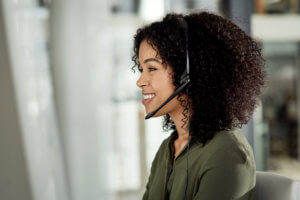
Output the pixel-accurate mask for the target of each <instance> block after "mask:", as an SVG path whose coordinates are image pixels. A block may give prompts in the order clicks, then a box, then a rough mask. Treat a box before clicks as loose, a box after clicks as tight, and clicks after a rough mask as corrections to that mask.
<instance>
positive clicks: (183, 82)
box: [145, 17, 191, 200]
mask: <svg viewBox="0 0 300 200" xmlns="http://www.w3.org/2000/svg"><path fill="white" fill-rule="evenodd" d="M178 21H179V23H180V25H181V27H182V28H183V29H184V33H185V51H186V69H185V71H184V72H183V74H182V75H181V77H180V86H179V87H178V88H177V89H176V90H175V91H174V92H173V94H171V95H170V97H169V98H168V99H167V100H166V101H165V102H163V103H162V104H161V105H160V106H159V107H158V108H157V109H155V110H154V111H152V112H150V113H148V114H147V115H146V117H145V119H149V118H151V117H153V116H154V115H155V114H156V113H157V112H158V111H159V110H160V109H161V108H162V107H164V106H165V105H166V104H167V103H168V102H169V101H171V100H172V99H173V98H174V97H176V96H177V95H178V94H179V93H180V92H182V91H183V90H186V95H187V99H188V103H187V106H188V121H189V124H188V127H189V136H188V138H189V139H188V143H187V159H186V185H185V191H184V197H183V199H184V200H185V198H186V192H187V188H188V177H189V173H188V163H189V148H190V140H191V133H190V116H191V115H190V101H189V86H190V85H191V79H190V59H189V50H188V25H187V22H186V21H185V19H184V17H179V18H178Z"/></svg>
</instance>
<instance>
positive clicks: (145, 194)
mask: <svg viewBox="0 0 300 200" xmlns="http://www.w3.org/2000/svg"><path fill="white" fill-rule="evenodd" d="M165 143H166V140H164V141H163V142H162V144H161V145H160V147H159V149H158V151H157V152H156V155H155V157H154V160H153V161H152V165H151V170H150V176H149V178H148V182H147V184H146V191H145V193H144V195H143V199H142V200H148V199H149V189H150V187H151V184H152V181H153V177H154V174H155V171H156V168H157V164H158V160H159V158H160V154H161V151H162V149H163V146H164V144H165Z"/></svg>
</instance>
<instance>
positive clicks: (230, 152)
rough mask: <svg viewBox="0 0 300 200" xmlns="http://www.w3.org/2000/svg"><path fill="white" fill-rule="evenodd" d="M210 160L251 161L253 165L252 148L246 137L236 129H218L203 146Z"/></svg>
mask: <svg viewBox="0 0 300 200" xmlns="http://www.w3.org/2000/svg"><path fill="white" fill-rule="evenodd" d="M204 149H205V152H209V154H208V157H209V159H210V160H215V161H217V160H224V161H227V162H230V160H231V161H233V162H239V163H240V162H242V163H245V162H247V163H251V164H253V165H254V156H253V150H252V148H251V146H250V144H249V143H248V141H247V139H246V137H245V136H244V135H243V134H242V132H241V131H240V130H238V129H233V130H225V131H220V132H217V133H216V134H215V136H214V137H213V139H211V140H210V141H209V142H207V144H206V145H205V146H204Z"/></svg>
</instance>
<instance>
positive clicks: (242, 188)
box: [133, 12, 265, 200]
mask: <svg viewBox="0 0 300 200" xmlns="http://www.w3.org/2000/svg"><path fill="white" fill-rule="evenodd" d="M182 20H184V21H185V23H186V25H187V27H185V26H183V25H182V23H181V21H182ZM187 38H188V39H187ZM186 43H187V45H186ZM186 46H188V57H189V60H190V80H191V83H192V84H191V85H190V86H189V88H188V93H187V90H183V91H182V92H180V93H179V94H178V95H177V96H176V98H173V99H172V100H171V101H170V102H168V103H167V104H166V105H165V106H163V107H162V108H161V109H160V110H159V111H158V112H157V113H156V114H155V115H154V117H158V116H164V124H163V128H164V129H166V130H173V133H172V134H171V135H170V137H168V138H167V139H166V140H164V141H163V142H162V144H161V146H160V148H159V150H158V152H157V154H156V156H155V159H154V161H153V163H152V167H151V172H150V176H149V180H148V183H147V186H146V192H145V193H144V196H143V199H144V200H160V199H170V200H182V199H200V200H221V199H222V200H227V199H228V200H229V199H240V200H242V199H243V200H244V199H245V200H246V199H247V200H248V199H253V198H254V188H255V182H256V180H255V162H254V157H253V153H252V149H251V147H250V145H249V144H248V142H247V140H246V139H245V137H244V136H243V135H242V133H241V132H240V131H239V130H238V129H237V128H239V127H241V126H242V125H243V124H246V123H247V122H248V120H249V118H250V116H251V114H252V113H253V110H254V108H255V106H256V105H257V98H258V96H259V95H260V94H261V89H262V87H263V85H264V82H265V81H264V79H265V72H264V69H263V59H262V56H261V49H260V47H259V46H258V44H257V43H256V42H255V41H254V40H253V39H252V38H251V37H249V36H248V35H247V34H246V33H245V32H244V31H242V30H241V29H240V28H239V27H238V26H236V25H235V24H233V23H232V22H231V21H229V20H227V19H225V18H222V17H220V16H217V15H215V14H211V13H207V12H201V13H194V14H190V15H185V16H183V15H180V14H168V15H167V16H166V17H165V18H164V19H163V20H162V21H159V22H154V23H152V24H150V25H147V26H145V27H143V28H140V29H138V30H137V33H136V35H135V37H134V55H133V61H134V62H135V66H134V67H133V69H134V68H138V70H139V71H140V72H141V74H140V78H139V79H138V81H137V86H138V87H139V88H141V89H142V93H143V95H144V100H143V104H144V106H145V109H146V113H149V112H151V111H153V110H155V109H156V108H157V107H159V106H160V105H161V104H162V103H163V102H164V101H165V100H166V99H167V98H168V97H169V96H170V95H171V94H172V93H173V92H174V91H175V90H176V89H177V88H178V87H179V86H180V85H181V83H180V81H181V76H182V75H183V74H184V73H185V70H186V58H187V55H186V52H187V51H186ZM187 170H188V173H187Z"/></svg>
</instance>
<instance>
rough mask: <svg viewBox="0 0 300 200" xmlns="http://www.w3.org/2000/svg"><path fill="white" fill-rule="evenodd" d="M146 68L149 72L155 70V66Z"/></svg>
mask: <svg viewBox="0 0 300 200" xmlns="http://www.w3.org/2000/svg"><path fill="white" fill-rule="evenodd" d="M148 69H149V71H150V72H151V71H155V70H156V68H155V67H149V68H148Z"/></svg>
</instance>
